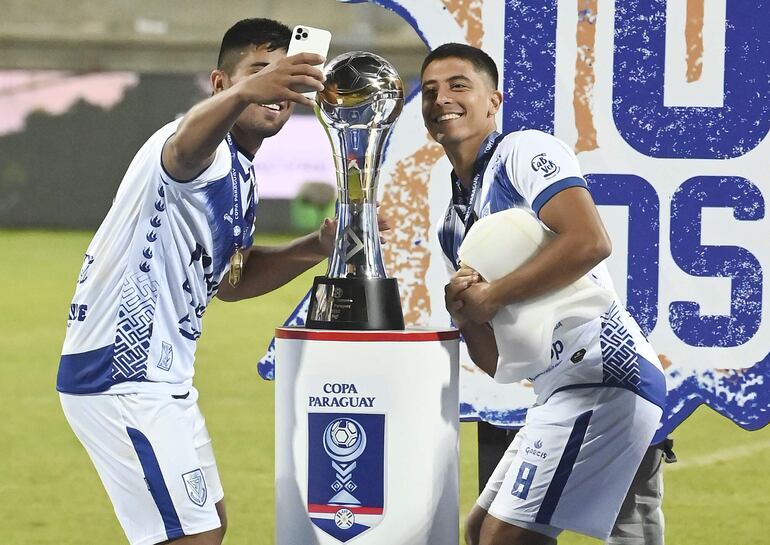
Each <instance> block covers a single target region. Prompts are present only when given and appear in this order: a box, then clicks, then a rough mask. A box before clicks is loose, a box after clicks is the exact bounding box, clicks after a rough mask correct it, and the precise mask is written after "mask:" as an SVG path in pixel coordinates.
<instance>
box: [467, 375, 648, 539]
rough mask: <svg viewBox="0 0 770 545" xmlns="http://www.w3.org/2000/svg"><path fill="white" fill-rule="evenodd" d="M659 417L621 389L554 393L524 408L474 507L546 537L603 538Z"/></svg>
mask: <svg viewBox="0 0 770 545" xmlns="http://www.w3.org/2000/svg"><path fill="white" fill-rule="evenodd" d="M661 414H662V410H661V409H660V407H658V406H656V405H654V404H653V403H650V402H649V401H647V400H646V399H643V398H641V397H639V396H638V395H636V394H634V393H633V392H630V391H628V390H624V389H622V388H576V389H572V390H566V391H561V392H557V393H555V394H554V395H552V396H551V397H550V398H549V399H548V400H547V401H546V402H545V403H544V404H543V405H536V406H534V407H532V408H531V409H529V411H528V412H527V419H526V423H525V426H524V427H523V428H522V429H521V430H520V431H519V433H518V434H516V437H515V438H514V440H513V442H512V443H511V445H510V446H509V447H508V450H506V452H505V454H504V455H503V458H502V459H501V460H500V463H499V464H498V465H497V467H496V468H495V471H494V472H493V473H492V476H491V477H490V478H489V482H487V485H486V487H485V488H484V490H483V491H482V493H481V495H480V496H479V499H478V500H477V503H478V505H479V506H480V507H482V508H483V509H485V510H486V511H487V512H489V513H490V514H491V515H492V516H494V517H495V518H497V519H499V520H502V521H504V522H507V523H509V524H513V525H515V526H520V527H524V528H527V529H531V530H533V531H536V532H539V533H541V534H545V535H548V536H550V537H552V538H555V537H556V536H557V535H558V534H559V533H560V532H561V531H562V530H572V531H575V532H580V533H582V534H587V535H589V536H593V537H596V538H599V539H602V540H606V539H607V537H608V536H609V535H610V531H611V530H612V526H613V524H614V523H615V519H616V517H617V515H618V511H619V510H620V506H621V504H622V503H623V498H624V497H625V496H626V492H627V491H628V489H629V486H630V485H631V481H632V479H633V478H634V475H635V474H636V470H637V468H638V467H639V463H640V462H641V460H642V457H643V456H644V453H645V452H646V451H647V448H648V447H649V446H650V441H651V440H652V437H653V435H654V433H655V430H656V429H657V427H658V422H659V421H660V417H661Z"/></svg>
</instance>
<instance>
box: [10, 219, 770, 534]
mask: <svg viewBox="0 0 770 545" xmlns="http://www.w3.org/2000/svg"><path fill="white" fill-rule="evenodd" d="M89 240H90V234H88V233H66V232H55V233H52V232H40V231H0V282H1V283H2V285H3V286H5V293H6V295H5V297H4V299H3V300H2V304H1V306H0V308H1V309H2V312H0V332H2V334H1V335H2V337H1V339H2V340H1V342H0V362H1V363H0V372H1V373H2V375H1V376H0V399H2V402H1V403H0V423H1V424H0V426H2V428H1V429H2V442H1V443H0V445H1V446H0V524H1V525H2V527H1V530H0V536H2V537H0V544H3V545H33V544H35V545H36V544H41V545H42V544H52V545H53V544H56V545H75V544H77V545H91V544H94V545H96V544H99V545H103V544H121V543H125V538H124V537H123V533H122V531H121V529H120V526H119V525H118V522H117V520H116V519H115V517H114V515H113V513H112V507H111V505H110V503H109V500H108V499H107V496H106V494H105V492H104V490H103V489H102V486H101V483H100V482H99V479H98V477H97V475H96V472H95V471H94V469H93V467H92V466H91V462H90V460H89V459H88V457H87V455H86V453H85V451H84V450H83V449H82V447H81V446H80V444H79V443H78V441H77V440H76V438H75V436H74V435H73V434H72V432H71V431H70V429H69V427H68V425H67V423H66V422H65V420H64V417H63V415H62V413H61V409H60V407H59V401H58V396H57V394H56V391H55V378H56V369H57V363H58V358H59V353H60V349H61V343H62V339H63V337H64V331H65V326H66V319H67V311H68V305H69V302H70V298H71V296H72V293H73V290H74V284H75V279H76V277H77V274H78V271H79V269H80V265H81V260H82V254H83V252H84V251H85V249H86V246H87V245H88V242H89ZM276 240H278V239H271V240H270V241H267V240H265V241H262V242H263V243H264V242H274V241H276ZM314 273H318V271H311V272H310V273H308V274H306V275H304V276H303V277H301V278H299V279H297V280H295V281H294V282H292V283H291V284H289V285H288V286H286V287H284V288H283V289H281V290H279V291H277V292H274V293H272V294H269V295H267V296H265V297H263V298H261V299H259V300H255V301H248V302H242V303H235V304H233V303H230V304H228V303H222V302H220V301H216V302H215V303H214V304H212V306H211V308H210V309H209V311H208V313H207V315H206V318H205V333H204V335H203V337H202V338H201V341H200V345H199V349H198V362H197V365H196V368H197V370H198V374H197V376H196V384H197V387H198V389H199V390H200V391H201V401H200V404H201V406H202V408H203V412H204V414H205V415H206V417H207V422H208V427H209V431H210V432H211V435H212V436H213V438H214V446H215V449H216V453H217V459H218V463H219V469H220V472H221V474H222V479H223V481H224V486H225V490H226V498H227V509H228V514H229V521H230V525H229V527H230V530H229V532H228V536H227V538H226V543H228V544H229V545H240V544H243V545H246V544H248V545H270V544H272V543H273V520H274V513H273V384H272V383H269V382H264V381H262V380H261V379H260V378H259V377H258V376H257V374H256V370H255V364H256V361H257V359H258V358H259V357H261V356H262V354H263V353H264V350H265V347H266V346H267V343H268V342H269V340H270V338H271V336H272V331H273V329H274V327H275V326H276V325H279V324H280V323H281V322H282V320H283V318H284V317H285V316H287V315H288V313H289V312H290V310H291V309H293V308H294V305H295V303H296V302H297V301H298V300H299V299H300V297H301V295H302V294H304V293H305V291H306V290H307V288H308V287H309V285H310V283H311V277H312V275H313V274H314ZM461 429H462V437H461V456H462V464H461V510H462V512H466V511H467V510H468V508H469V507H470V505H471V504H472V502H473V501H474V499H475V487H476V484H475V483H476V479H477V475H476V470H475V464H476V459H475V456H476V453H475V430H476V428H475V425H473V424H463V425H462V426H461ZM674 438H675V440H676V443H677V444H676V446H677V448H676V451H677V455H678V456H679V459H680V463H679V464H675V465H672V466H668V467H667V468H666V477H665V479H666V498H665V504H664V505H665V512H666V518H667V521H666V536H667V540H668V543H669V544H674V545H709V544H714V545H717V544H719V545H723V544H728V545H736V544H752V545H753V544H759V543H770V537H768V535H767V531H766V529H767V521H766V519H765V518H764V517H765V516H767V513H768V512H769V511H770V494H769V493H768V490H770V470H768V468H770V430H768V429H767V428H766V429H764V430H760V431H757V432H746V431H743V430H741V429H740V428H738V427H737V426H735V425H734V424H732V423H731V422H729V421H728V420H726V419H724V418H722V417H721V416H719V415H717V414H716V413H714V412H712V411H711V410H709V409H708V408H703V407H702V408H701V409H699V410H698V411H697V412H696V413H695V414H694V415H693V416H692V417H691V418H690V419H689V420H688V421H686V422H685V424H684V425H683V426H681V427H680V428H679V429H678V430H677V431H676V432H675V434H674ZM763 513H764V514H763ZM763 521H764V522H763ZM559 543H562V544H568V545H577V544H590V543H599V542H598V541H596V540H591V539H587V538H583V537H580V536H577V535H573V534H566V535H565V536H564V537H562V538H561V539H560V540H559ZM394 545H397V544H394Z"/></svg>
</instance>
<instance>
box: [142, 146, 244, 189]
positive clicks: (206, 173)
mask: <svg viewBox="0 0 770 545" xmlns="http://www.w3.org/2000/svg"><path fill="white" fill-rule="evenodd" d="M173 135H174V133H173V132H171V133H169V134H168V135H167V136H166V138H162V139H159V140H160V142H159V144H160V145H159V146H157V158H158V159H157V160H158V162H159V163H160V176H161V178H162V179H163V181H164V182H166V183H167V184H169V185H171V186H174V187H176V188H178V189H181V190H184V189H189V190H195V189H199V188H201V187H204V186H206V185H208V184H209V183H211V182H214V181H218V180H221V179H222V178H225V177H227V176H228V175H229V174H230V169H231V168H232V157H231V155H230V148H229V147H228V146H227V142H225V141H224V140H223V141H222V142H220V143H219V145H218V146H217V149H216V151H215V152H214V160H213V161H212V162H211V164H210V165H209V166H208V167H207V168H205V169H203V170H202V171H201V172H200V173H199V174H198V175H197V176H195V177H194V178H192V179H191V180H177V179H176V178H174V177H173V176H171V174H169V173H168V171H167V170H166V167H165V165H164V164H163V157H162V155H163V146H164V145H165V144H166V141H167V140H168V139H169V138H171V137H172V136H173Z"/></svg>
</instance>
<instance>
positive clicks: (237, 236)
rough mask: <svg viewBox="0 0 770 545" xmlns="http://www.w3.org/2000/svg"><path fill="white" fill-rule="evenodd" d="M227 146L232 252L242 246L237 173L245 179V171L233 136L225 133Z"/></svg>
mask: <svg viewBox="0 0 770 545" xmlns="http://www.w3.org/2000/svg"><path fill="white" fill-rule="evenodd" d="M227 146H228V147H229V148H230V155H231V156H232V167H231V168H230V181H231V183H232V186H233V252H237V251H238V250H240V248H241V247H242V246H243V237H244V233H243V216H242V214H241V182H240V179H239V178H238V174H239V172H240V174H242V175H243V179H244V180H245V179H246V173H245V172H244V171H243V167H242V166H241V162H240V161H239V160H238V150H237V148H236V147H235V144H234V143H233V137H232V136H231V135H230V133H229V132H228V133H227Z"/></svg>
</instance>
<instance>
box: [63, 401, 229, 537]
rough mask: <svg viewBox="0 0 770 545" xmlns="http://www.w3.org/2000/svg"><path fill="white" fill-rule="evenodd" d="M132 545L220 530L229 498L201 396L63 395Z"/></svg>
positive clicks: (69, 415) (69, 417) (66, 412)
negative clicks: (220, 505)
mask: <svg viewBox="0 0 770 545" xmlns="http://www.w3.org/2000/svg"><path fill="white" fill-rule="evenodd" d="M60 399H61V404H62V408H63V409H64V415H65V416H66V417H67V421H68V422H69V424H70V426H71V427H72V430H73V431H74V432H75V435H77V437H78V439H80V442H81V443H82V444H83V446H84V447H85V448H86V451H87V452H88V455H89V456H90V457H91V460H92V461H93V463H94V466H96V471H97V472H98V473H99V477H100V478H101V480H102V483H103V484H104V488H105V489H106V490H107V494H108V495H109V496H110V500H112V505H113V507H114V508H115V514H116V515H117V517H118V520H119V521H120V524H121V526H122V527H123V530H124V532H125V533H126V537H128V540H129V542H130V543H131V544H132V545H152V544H155V543H161V542H163V541H167V540H169V539H176V538H179V537H182V536H184V535H191V534H199V533H201V532H206V531H209V530H214V529H216V528H219V527H220V526H221V523H220V521H219V515H218V514H217V510H216V507H215V505H214V504H215V503H216V502H218V501H220V500H221V499H222V498H223V497H224V492H223V490H222V484H221V482H220V480H219V474H218V472H217V466H216V461H215V460H214V451H213V449H212V447H211V437H209V434H208V431H207V430H206V423H205V421H204V419H203V415H202V414H201V412H200V410H199V409H198V404H197V401H198V391H197V390H195V388H191V390H190V392H189V395H188V396H187V397H186V398H185V399H181V398H179V396H177V397H176V398H175V397H173V396H171V395H170V394H148V393H140V394H103V395H69V394H60Z"/></svg>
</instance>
